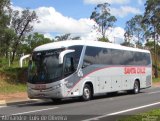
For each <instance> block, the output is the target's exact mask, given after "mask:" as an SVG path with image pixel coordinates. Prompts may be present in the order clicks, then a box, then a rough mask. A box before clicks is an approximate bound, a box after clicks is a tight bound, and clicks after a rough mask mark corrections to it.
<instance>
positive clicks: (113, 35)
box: [82, 27, 125, 44]
mask: <svg viewBox="0 0 160 121" xmlns="http://www.w3.org/2000/svg"><path fill="white" fill-rule="evenodd" d="M124 33H125V30H124V29H123V28H121V27H114V28H109V29H108V30H107V31H106V37H107V38H108V39H109V41H110V42H112V43H118V44H120V43H122V42H124ZM101 37H102V35H101V33H98V32H97V31H95V30H93V31H92V32H90V33H87V34H84V35H83V36H82V39H86V40H97V39H98V38H101Z"/></svg>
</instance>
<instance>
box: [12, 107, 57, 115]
mask: <svg viewBox="0 0 160 121" xmlns="http://www.w3.org/2000/svg"><path fill="white" fill-rule="evenodd" d="M57 108H58V107H53V108H46V109H40V110H33V111H27V112H22V113H15V114H11V115H22V114H29V113H34V112H41V111H47V110H54V109H57Z"/></svg>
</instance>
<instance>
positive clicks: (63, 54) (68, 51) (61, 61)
mask: <svg viewBox="0 0 160 121" xmlns="http://www.w3.org/2000/svg"><path fill="white" fill-rule="evenodd" d="M72 52H75V50H64V51H62V52H61V53H60V54H59V64H63V60H64V56H65V55H66V54H68V53H72Z"/></svg>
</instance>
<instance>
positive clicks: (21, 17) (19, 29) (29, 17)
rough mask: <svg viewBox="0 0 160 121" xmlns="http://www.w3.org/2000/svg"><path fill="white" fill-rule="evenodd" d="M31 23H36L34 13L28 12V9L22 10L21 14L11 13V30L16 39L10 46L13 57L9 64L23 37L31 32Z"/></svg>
mask: <svg viewBox="0 0 160 121" xmlns="http://www.w3.org/2000/svg"><path fill="white" fill-rule="evenodd" d="M33 21H37V15H36V13H35V11H30V10H28V9H25V10H23V11H22V12H21V13H20V12H19V11H13V13H12V21H11V28H12V29H13V30H14V32H15V33H16V35H17V38H16V39H14V42H13V45H12V49H13V50H12V52H13V56H12V59H11V63H13V61H14V58H15V53H16V52H17V49H18V48H19V45H20V44H21V43H22V42H23V40H24V37H25V35H26V34H27V33H29V32H31V31H32V30H33V25H31V22H33Z"/></svg>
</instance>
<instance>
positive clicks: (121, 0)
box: [84, 0, 130, 4]
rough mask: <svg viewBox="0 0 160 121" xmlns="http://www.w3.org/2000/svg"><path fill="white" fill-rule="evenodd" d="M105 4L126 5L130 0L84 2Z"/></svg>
mask: <svg viewBox="0 0 160 121" xmlns="http://www.w3.org/2000/svg"><path fill="white" fill-rule="evenodd" d="M106 2H107V3H109V4H128V3H129V2H130V0H84V3H86V4H102V3H106Z"/></svg>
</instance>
